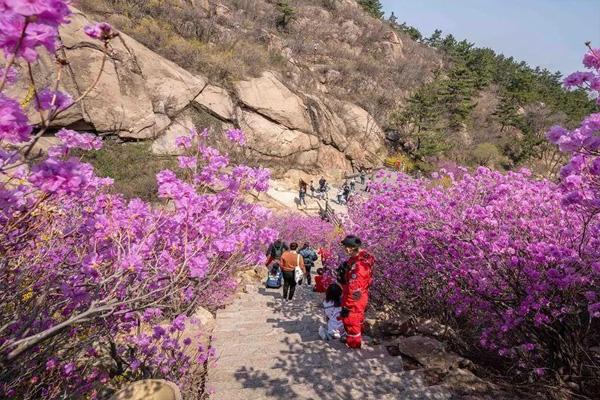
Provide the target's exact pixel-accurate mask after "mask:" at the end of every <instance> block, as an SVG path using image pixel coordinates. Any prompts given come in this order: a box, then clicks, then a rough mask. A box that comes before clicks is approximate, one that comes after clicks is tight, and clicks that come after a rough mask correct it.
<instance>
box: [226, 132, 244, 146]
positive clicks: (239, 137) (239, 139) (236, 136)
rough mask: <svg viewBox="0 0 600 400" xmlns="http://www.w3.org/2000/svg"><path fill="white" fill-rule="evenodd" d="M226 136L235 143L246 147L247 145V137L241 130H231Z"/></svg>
mask: <svg viewBox="0 0 600 400" xmlns="http://www.w3.org/2000/svg"><path fill="white" fill-rule="evenodd" d="M225 134H226V135H227V138H228V139H229V140H231V141H232V142H234V143H237V144H240V145H244V144H245V143H246V136H245V135H244V132H242V131H241V130H240V129H229V130H227V132H225Z"/></svg>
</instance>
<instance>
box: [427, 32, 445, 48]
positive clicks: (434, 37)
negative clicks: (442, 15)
mask: <svg viewBox="0 0 600 400" xmlns="http://www.w3.org/2000/svg"><path fill="white" fill-rule="evenodd" d="M425 43H426V44H427V45H429V46H431V47H440V45H441V44H442V30H441V29H436V30H435V31H433V33H432V34H431V36H430V37H428V38H427V39H425Z"/></svg>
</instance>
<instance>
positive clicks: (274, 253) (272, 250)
mask: <svg viewBox="0 0 600 400" xmlns="http://www.w3.org/2000/svg"><path fill="white" fill-rule="evenodd" d="M286 250H289V247H288V245H287V243H285V242H284V241H283V240H281V239H277V240H275V241H274V242H273V243H271V245H270V246H269V248H268V249H267V254H266V256H267V262H266V263H265V265H266V266H267V267H268V266H269V264H271V262H272V261H273V260H278V261H279V260H280V259H281V255H282V254H283V252H284V251H286Z"/></svg>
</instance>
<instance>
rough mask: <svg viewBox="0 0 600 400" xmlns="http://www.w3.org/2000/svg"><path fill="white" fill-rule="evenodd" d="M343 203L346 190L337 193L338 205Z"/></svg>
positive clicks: (341, 189)
mask: <svg viewBox="0 0 600 400" xmlns="http://www.w3.org/2000/svg"><path fill="white" fill-rule="evenodd" d="M342 201H344V189H343V188H340V190H338V192H337V202H338V204H342Z"/></svg>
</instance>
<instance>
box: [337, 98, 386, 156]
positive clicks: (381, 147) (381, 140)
mask: <svg viewBox="0 0 600 400" xmlns="http://www.w3.org/2000/svg"><path fill="white" fill-rule="evenodd" d="M339 106H341V112H340V117H341V119H342V120H343V121H344V124H345V125H346V136H347V138H348V139H349V142H350V144H349V145H348V147H347V148H346V149H344V153H345V154H346V155H347V156H348V157H349V158H350V159H352V161H353V162H354V163H355V165H357V166H368V167H371V166H376V165H380V164H381V162H382V159H383V158H384V154H385V151H386V150H385V134H384V132H383V130H382V129H381V128H380V127H379V125H378V124H377V121H376V120H375V118H373V116H372V115H371V114H369V113H368V112H367V111H366V110H365V109H363V108H361V107H359V106H357V105H356V104H353V103H348V102H343V103H341V104H340V105H339Z"/></svg>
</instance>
